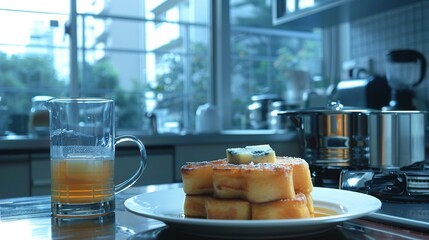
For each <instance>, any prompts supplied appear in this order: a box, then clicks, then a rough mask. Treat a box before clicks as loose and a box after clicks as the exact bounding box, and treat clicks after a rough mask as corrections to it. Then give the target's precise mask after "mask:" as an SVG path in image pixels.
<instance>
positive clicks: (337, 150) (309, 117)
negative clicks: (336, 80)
mask: <svg viewBox="0 0 429 240" xmlns="http://www.w3.org/2000/svg"><path fill="white" fill-rule="evenodd" d="M368 114H369V110H366V109H363V108H354V107H344V106H343V105H342V104H341V103H340V102H338V101H331V102H330V103H329V104H328V106H327V107H323V108H309V109H298V110H294V111H284V112H279V113H278V115H286V116H288V117H290V119H291V120H292V122H293V123H294V125H295V127H296V128H297V129H298V132H299V136H300V138H301V139H300V141H301V146H302V147H303V154H304V159H306V160H307V161H308V162H309V163H310V164H312V165H322V166H367V165H368V162H369V143H368V140H369V138H368Z"/></svg>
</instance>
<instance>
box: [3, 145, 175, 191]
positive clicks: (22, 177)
mask: <svg viewBox="0 0 429 240" xmlns="http://www.w3.org/2000/svg"><path fill="white" fill-rule="evenodd" d="M147 154H148V161H147V166H146V169H145V171H144V172H143V174H142V176H141V177H140V178H139V180H138V181H137V182H136V183H135V184H134V186H143V185H148V184H161V183H172V182H173V181H174V177H173V174H174V170H173V168H174V164H173V157H174V154H173V148H160V149H158V148H155V149H147ZM138 164H139V152H138V150H137V149H134V148H122V149H121V148H119V149H117V150H116V157H115V181H116V183H119V182H122V181H124V180H126V179H127V178H128V177H130V176H131V175H132V174H134V172H135V171H136V170H137V168H138ZM50 169H51V167H50V156H49V152H40V153H39V152H38V153H28V154H7V155H0V198H9V197H22V196H37V195H48V194H50V191H51V170H50Z"/></svg>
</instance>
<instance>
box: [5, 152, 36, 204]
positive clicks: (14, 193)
mask: <svg viewBox="0 0 429 240" xmlns="http://www.w3.org/2000/svg"><path fill="white" fill-rule="evenodd" d="M21 196H30V159H29V155H28V154H6V155H0V198H10V197H21Z"/></svg>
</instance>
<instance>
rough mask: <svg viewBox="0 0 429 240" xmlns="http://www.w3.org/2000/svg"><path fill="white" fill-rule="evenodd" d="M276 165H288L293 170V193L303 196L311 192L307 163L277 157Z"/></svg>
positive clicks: (297, 159) (293, 158) (299, 159)
mask: <svg viewBox="0 0 429 240" xmlns="http://www.w3.org/2000/svg"><path fill="white" fill-rule="evenodd" d="M276 163H277V164H281V165H288V166H291V167H292V168H293V184H294V188H295V192H302V193H304V194H307V193H311V192H312V191H313V183H312V181H311V175H310V168H309V166H308V163H307V162H306V161H305V160H304V159H302V158H296V157H284V156H281V157H280V156H277V158H276Z"/></svg>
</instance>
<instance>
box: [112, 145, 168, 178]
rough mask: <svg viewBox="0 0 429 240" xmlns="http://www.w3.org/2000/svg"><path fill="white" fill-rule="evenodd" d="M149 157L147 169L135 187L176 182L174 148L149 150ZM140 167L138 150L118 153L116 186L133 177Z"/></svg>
mask: <svg viewBox="0 0 429 240" xmlns="http://www.w3.org/2000/svg"><path fill="white" fill-rule="evenodd" d="M147 157H148V158H147V165H146V169H145V170H144V172H143V174H142V176H141V177H140V178H139V180H137V182H136V183H135V184H134V185H133V186H143V185H150V184H161V183H172V182H173V181H174V177H173V174H174V149H173V148H159V149H148V150H147ZM138 166H139V151H138V150H137V149H126V150H121V151H118V153H117V154H116V159H115V174H116V176H115V181H116V184H118V183H120V182H122V181H124V180H126V179H127V178H129V177H130V176H132V174H134V173H135V171H136V170H137V168H138Z"/></svg>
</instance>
